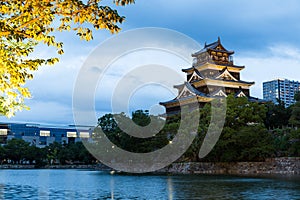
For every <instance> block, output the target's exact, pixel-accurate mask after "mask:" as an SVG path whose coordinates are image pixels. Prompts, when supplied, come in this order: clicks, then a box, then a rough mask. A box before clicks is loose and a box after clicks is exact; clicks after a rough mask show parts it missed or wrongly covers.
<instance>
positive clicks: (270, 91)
mask: <svg viewBox="0 0 300 200" xmlns="http://www.w3.org/2000/svg"><path fill="white" fill-rule="evenodd" d="M299 90H300V82H299V81H291V80H288V79H275V80H272V81H267V82H264V83H263V98H264V100H267V101H272V102H274V103H275V104H278V100H280V101H282V102H284V105H285V107H289V106H290V105H292V104H294V103H295V100H294V95H295V93H297V92H298V91H299Z"/></svg>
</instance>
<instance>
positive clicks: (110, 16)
mask: <svg viewBox="0 0 300 200" xmlns="http://www.w3.org/2000/svg"><path fill="white" fill-rule="evenodd" d="M100 3H101V4H100ZM114 3H115V4H116V5H121V6H124V5H127V4H130V3H134V0H114ZM124 19H125V18H124V17H123V16H120V15H119V14H118V12H117V11H116V10H114V9H112V8H110V7H109V6H104V5H102V2H101V0H88V1H80V0H39V1H34V0H2V1H1V2H0V65H1V68H0V75H1V76H0V114H1V115H6V116H8V117H10V116H12V115H14V114H15V112H16V111H17V110H21V109H23V108H27V107H26V106H25V105H24V98H29V97H30V92H29V90H28V88H26V87H24V84H25V82H26V81H27V80H28V79H32V78H33V74H32V72H33V71H36V70H38V68H39V67H40V66H41V65H49V64H54V63H56V62H57V61H58V58H48V59H44V58H38V59H32V58H29V55H30V54H31V53H32V52H33V51H34V48H35V47H36V45H37V44H40V43H42V44H46V45H48V46H53V47H55V48H56V49H57V53H58V54H63V43H62V42H58V41H56V39H55V36H54V33H55V31H75V32H76V34H77V35H78V36H79V37H80V39H83V40H87V41H89V40H91V39H92V38H93V36H92V29H91V25H92V27H93V28H94V29H96V30H98V29H107V30H109V31H110V32H111V33H116V32H118V31H119V30H120V27H119V26H118V24H119V23H122V22H123V21H124Z"/></svg>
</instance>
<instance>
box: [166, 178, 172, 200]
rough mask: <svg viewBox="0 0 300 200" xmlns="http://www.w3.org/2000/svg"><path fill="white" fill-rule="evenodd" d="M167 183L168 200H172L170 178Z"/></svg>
mask: <svg viewBox="0 0 300 200" xmlns="http://www.w3.org/2000/svg"><path fill="white" fill-rule="evenodd" d="M167 183H168V199H169V200H173V182H172V177H171V176H169V177H168V180H167Z"/></svg>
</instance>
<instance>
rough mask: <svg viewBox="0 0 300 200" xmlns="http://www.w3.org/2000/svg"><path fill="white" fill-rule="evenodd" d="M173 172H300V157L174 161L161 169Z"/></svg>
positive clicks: (163, 171) (165, 171) (164, 171)
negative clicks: (252, 160)
mask: <svg viewBox="0 0 300 200" xmlns="http://www.w3.org/2000/svg"><path fill="white" fill-rule="evenodd" d="M159 172H162V173H172V174H236V175H237V174H249V175H250V174H300V157H283V158H271V159H266V161H265V162H216V163H212V162H188V163H173V164H171V165H170V166H168V167H166V168H164V169H162V170H160V171H159Z"/></svg>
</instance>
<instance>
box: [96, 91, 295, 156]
mask: <svg viewBox="0 0 300 200" xmlns="http://www.w3.org/2000/svg"><path fill="white" fill-rule="evenodd" d="M299 97H300V95H299V94H298V95H296V96H295V99H296V100H297V102H296V104H294V105H292V106H290V107H288V108H285V107H284V104H283V103H282V102H279V104H278V105H275V104H273V103H266V104H259V103H257V102H249V101H248V99H247V98H243V97H241V98H235V97H234V96H233V95H229V96H228V97H227V99H226V100H227V108H226V118H225V124H224V127H223V129H222V133H221V136H220V138H219V140H218V142H217V144H216V145H215V146H214V148H213V150H212V151H211V152H210V153H209V154H208V155H207V156H206V157H205V158H203V159H199V157H198V152H199V150H200V147H201V145H202V142H203V139H204V137H205V136H206V133H207V130H208V126H209V124H210V123H211V105H210V104H206V105H205V107H204V108H202V109H200V116H201V117H200V122H199V128H198V133H197V136H196V138H195V139H194V141H193V144H192V145H191V146H190V148H189V149H188V151H187V152H186V153H185V154H184V155H183V156H182V157H181V158H180V159H179V160H178V161H211V162H234V161H262V160H264V159H265V158H270V157H281V156H300V129H298V127H300V101H299V100H300V98H299ZM216 101H217V100H216ZM193 114H195V113H191V115H193ZM120 116H122V117H124V118H126V116H125V114H124V113H121V114H119V115H117V116H115V118H119V117H120ZM127 118H128V117H127ZM150 118H151V120H153V119H155V120H157V121H159V120H162V119H160V118H159V117H157V116H156V117H155V116H151V115H149V112H148V111H142V110H138V111H135V112H133V113H132V120H133V121H134V122H135V123H136V124H137V125H140V126H146V125H148V124H149V123H150V121H151V120H150ZM125 121H126V120H125ZM119 123H120V122H118V123H116V121H115V119H114V116H113V115H112V114H106V115H104V116H103V117H101V118H99V120H98V125H99V126H100V127H101V128H102V130H103V131H104V132H105V134H106V135H107V137H108V138H109V139H110V140H111V141H112V142H113V143H114V144H116V145H117V146H119V147H120V148H122V149H125V150H128V151H131V152H140V153H145V152H151V151H154V150H157V149H160V148H161V147H163V146H165V145H168V144H169V143H170V141H171V140H172V138H173V137H174V136H175V134H176V133H177V131H178V128H179V126H180V116H172V117H168V118H167V121H166V124H165V126H164V127H163V129H162V130H161V131H160V132H159V133H158V134H156V135H153V137H150V138H136V137H133V136H130V135H128V134H126V131H122V129H121V128H120V127H119V125H120V124H119ZM118 124H119V125H118ZM212 125H214V124H212Z"/></svg>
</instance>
